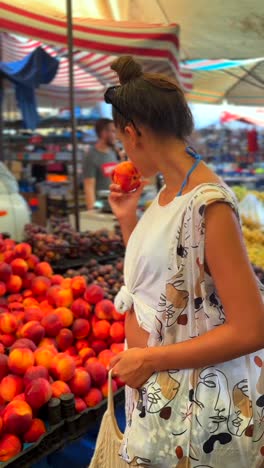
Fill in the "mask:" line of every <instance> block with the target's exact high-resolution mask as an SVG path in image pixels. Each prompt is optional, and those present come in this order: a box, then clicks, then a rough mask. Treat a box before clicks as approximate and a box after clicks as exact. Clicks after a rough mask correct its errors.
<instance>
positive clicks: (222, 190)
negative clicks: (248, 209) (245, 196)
mask: <svg viewBox="0 0 264 468" xmlns="http://www.w3.org/2000/svg"><path fill="white" fill-rule="evenodd" d="M217 202H223V203H227V204H229V205H230V206H231V207H232V208H233V209H234V210H235V211H236V212H238V207H237V200H236V197H235V194H234V192H233V191H232V190H231V189H230V187H228V186H227V185H226V184H225V183H224V182H223V183H203V184H201V185H199V186H198V187H197V189H196V190H195V191H194V195H193V197H192V198H191V199H190V203H189V207H188V208H189V210H192V211H194V210H195V211H197V210H198V211H199V213H200V214H202V212H203V211H204V210H202V207H203V208H206V207H207V206H208V205H210V204H212V203H217Z"/></svg>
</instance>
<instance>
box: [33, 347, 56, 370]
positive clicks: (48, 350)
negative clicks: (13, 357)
mask: <svg viewBox="0 0 264 468" xmlns="http://www.w3.org/2000/svg"><path fill="white" fill-rule="evenodd" d="M57 354H58V351H57V350H56V349H55V348H54V347H53V346H42V347H41V348H38V349H36V351H35V353H34V355H35V361H36V364H37V365H38V366H44V367H46V368H47V369H50V367H51V364H52V362H53V360H54V358H55V356H56V355H57Z"/></svg>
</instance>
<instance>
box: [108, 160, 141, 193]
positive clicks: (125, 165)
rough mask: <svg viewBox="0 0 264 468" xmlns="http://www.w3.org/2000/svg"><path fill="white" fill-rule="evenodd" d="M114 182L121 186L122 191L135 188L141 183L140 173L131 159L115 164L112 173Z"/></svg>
mask: <svg viewBox="0 0 264 468" xmlns="http://www.w3.org/2000/svg"><path fill="white" fill-rule="evenodd" d="M112 180H113V182H114V184H117V185H119V186H120V187H121V190H122V191H123V192H126V193H128V192H132V191H133V190H136V189H137V188H138V187H139V186H140V183H141V174H140V172H139V171H138V169H137V168H136V167H135V166H134V164H133V163H132V162H131V161H124V162H122V163H120V164H117V166H115V168H114V170H113V173H112Z"/></svg>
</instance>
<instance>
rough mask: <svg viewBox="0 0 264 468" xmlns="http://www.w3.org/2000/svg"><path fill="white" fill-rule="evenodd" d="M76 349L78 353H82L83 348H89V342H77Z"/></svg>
mask: <svg viewBox="0 0 264 468" xmlns="http://www.w3.org/2000/svg"><path fill="white" fill-rule="evenodd" d="M75 348H76V349H77V351H78V352H79V351H81V349H83V348H89V342H88V341H87V340H83V339H82V340H77V341H76V343H75Z"/></svg>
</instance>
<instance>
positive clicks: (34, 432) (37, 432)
mask: <svg viewBox="0 0 264 468" xmlns="http://www.w3.org/2000/svg"><path fill="white" fill-rule="evenodd" d="M45 433H46V427H45V424H44V422H43V421H42V420H41V419H37V418H35V419H33V420H32V423H31V425H30V427H29V429H28V430H27V432H25V434H24V435H23V439H24V442H27V443H32V442H36V441H37V440H38V439H39V438H40V437H41V436H42V435H43V434H45Z"/></svg>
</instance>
